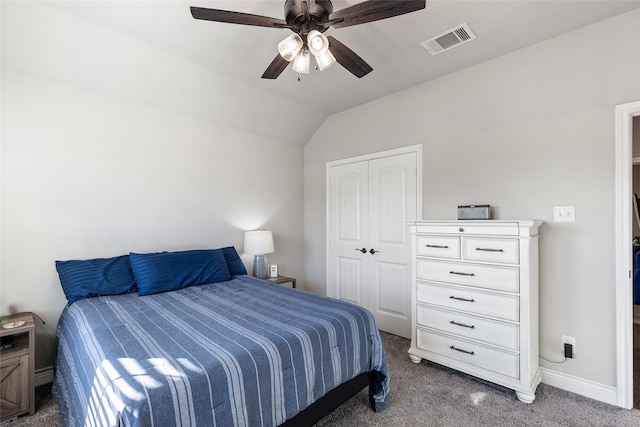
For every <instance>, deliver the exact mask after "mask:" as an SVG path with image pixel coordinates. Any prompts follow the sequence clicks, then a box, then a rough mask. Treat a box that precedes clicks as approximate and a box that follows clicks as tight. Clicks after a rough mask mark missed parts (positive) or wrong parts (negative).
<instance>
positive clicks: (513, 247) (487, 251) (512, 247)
mask: <svg viewBox="0 0 640 427" xmlns="http://www.w3.org/2000/svg"><path fill="white" fill-rule="evenodd" d="M462 253H463V258H464V259H465V260H470V261H487V262H499V263H504V264H518V261H519V253H518V240H517V239H483V238H480V237H464V238H463V239H462Z"/></svg>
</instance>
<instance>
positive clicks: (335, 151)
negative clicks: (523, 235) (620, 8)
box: [304, 10, 640, 388]
mask: <svg viewBox="0 0 640 427" xmlns="http://www.w3.org/2000/svg"><path fill="white" fill-rule="evenodd" d="M468 46H469V49H472V44H469V45H468ZM461 49H462V48H461ZM639 52H640V11H638V10H636V11H633V12H630V13H627V14H624V15H620V16H618V17H615V18H613V19H610V20H608V21H604V22H601V23H597V24H594V25H591V26H589V27H586V28H583V29H581V30H578V31H575V32H572V33H569V34H566V35H563V36H560V37H558V38H555V39H551V40H548V41H545V42H543V43H540V44H537V45H534V46H531V47H528V48H526V49H522V50H520V51H517V52H513V53H511V54H508V55H505V56H503V57H500V58H497V59H494V60H491V61H488V62H486V63H483V64H480V65H477V66H474V67H471V68H468V69H465V70H463V71H460V72H458V73H455V74H452V75H449V76H445V77H443V78H440V79H438V80H435V81H432V82H429V83H426V84H423V85H420V86H417V87H415V88H412V89H409V90H406V91H403V92H400V93H397V94H394V95H391V96H388V97H386V98H383V99H379V100H377V101H374V102H371V103H368V104H365V105H361V106H359V107H356V108H353V109H351V110H347V111H344V112H342V113H339V114H335V115H333V116H331V117H330V118H328V119H327V120H326V121H325V123H324V124H323V126H322V127H321V128H320V129H319V130H318V131H317V132H316V134H315V135H314V137H313V138H312V139H311V140H310V141H309V143H307V145H306V147H305V189H304V191H305V275H306V283H307V288H308V289H311V290H313V291H314V292H318V293H323V292H324V284H325V270H324V268H325V267H324V260H325V228H326V227H325V220H326V219H325V163H326V162H327V161H331V160H336V159H340V158H346V157H351V156H357V155H362V154H365V153H372V152H377V151H382V150H387V149H391V148H395V147H401V146H408V145H414V144H422V145H423V216H424V218H425V219H455V217H456V206H457V205H460V204H478V203H487V204H491V205H492V206H494V207H495V208H496V211H495V213H496V219H527V218H529V219H541V220H544V221H546V222H545V224H544V225H543V227H542V229H541V242H540V244H541V246H540V319H541V320H540V329H541V335H540V345H541V353H542V355H543V356H544V357H546V358H548V359H551V360H560V359H561V358H562V355H561V353H560V349H561V344H560V335H561V334H565V335H571V336H574V337H575V338H576V357H575V358H574V359H572V360H569V361H567V362H566V363H563V364H552V363H549V362H546V361H544V360H543V361H541V362H542V365H543V366H545V367H547V368H550V369H553V370H556V371H559V372H561V373H564V374H567V375H570V376H575V377H578V378H581V379H586V380H590V381H592V382H593V383H595V384H599V385H604V386H605V388H606V386H611V387H615V385H616V372H615V370H616V360H615V348H616V342H615V335H616V331H615V329H614V328H615V274H614V244H615V242H614V196H615V194H614V106H615V105H616V104H621V103H626V102H630V101H635V100H638V99H640V55H639ZM445 55H446V54H445ZM561 205H575V207H576V219H577V220H576V222H575V223H572V224H567V223H553V222H552V218H553V207H554V206H561ZM310 242H314V244H313V245H311V244H310Z"/></svg>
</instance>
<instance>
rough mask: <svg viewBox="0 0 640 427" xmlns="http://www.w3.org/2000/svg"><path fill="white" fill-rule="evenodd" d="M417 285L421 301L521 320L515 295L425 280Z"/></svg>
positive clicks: (472, 312)
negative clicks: (444, 284)
mask: <svg viewBox="0 0 640 427" xmlns="http://www.w3.org/2000/svg"><path fill="white" fill-rule="evenodd" d="M416 286H417V287H418V288H417V292H416V294H417V295H416V298H417V300H418V301H419V302H421V303H427V304H431V305H435V306H438V307H443V308H448V309H453V310H459V311H464V312H465V313H468V314H477V315H482V316H491V317H496V318H498V319H504V320H511V321H514V322H517V321H519V320H520V299H519V298H518V297H517V296H515V295H508V294H495V293H491V292H484V291H481V290H475V289H471V288H462V287H456V286H442V285H437V284H434V283H424V282H418V284H417V285H416Z"/></svg>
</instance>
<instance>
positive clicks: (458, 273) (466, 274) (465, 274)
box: [449, 271, 475, 276]
mask: <svg viewBox="0 0 640 427" xmlns="http://www.w3.org/2000/svg"><path fill="white" fill-rule="evenodd" d="M449 274H457V275H458V276H475V274H473V273H462V272H460V271H450V272H449Z"/></svg>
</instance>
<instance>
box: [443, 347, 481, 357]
mask: <svg viewBox="0 0 640 427" xmlns="http://www.w3.org/2000/svg"><path fill="white" fill-rule="evenodd" d="M449 348H450V349H451V350H455V351H459V352H460V353H466V354H470V355H472V356H473V355H474V354H475V353H474V352H473V351H469V350H463V349H461V348H455V347H454V346H451V347H449Z"/></svg>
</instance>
